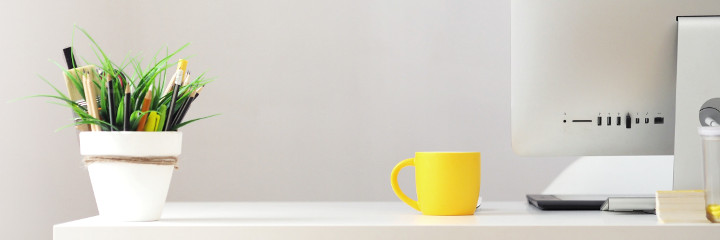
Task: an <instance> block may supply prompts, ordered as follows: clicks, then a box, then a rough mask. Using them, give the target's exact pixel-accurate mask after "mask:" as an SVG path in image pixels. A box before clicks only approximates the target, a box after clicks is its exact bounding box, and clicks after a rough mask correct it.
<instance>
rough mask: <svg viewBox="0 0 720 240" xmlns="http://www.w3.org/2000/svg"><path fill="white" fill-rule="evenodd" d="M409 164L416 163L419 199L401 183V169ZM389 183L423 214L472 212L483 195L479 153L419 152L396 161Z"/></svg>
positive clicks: (461, 213)
mask: <svg viewBox="0 0 720 240" xmlns="http://www.w3.org/2000/svg"><path fill="white" fill-rule="evenodd" d="M407 166H415V188H416V191H417V199H418V200H417V201H415V200H412V199H410V198H409V197H408V196H407V195H405V194H404V193H403V192H402V190H400V186H399V185H398V181H397V177H398V173H400V170H401V169H402V168H404V167H407ZM390 184H391V185H392V189H393V191H394V192H395V195H397V196H398V197H399V198H400V200H402V201H403V202H405V203H407V204H408V205H410V207H413V208H415V209H416V210H418V211H420V212H422V213H423V214H424V215H472V214H474V213H475V208H476V206H477V201H478V197H479V195H480V153H479V152H417V153H415V158H409V159H405V160H403V161H402V162H400V163H398V164H397V165H395V168H393V170H392V173H391V174H390Z"/></svg>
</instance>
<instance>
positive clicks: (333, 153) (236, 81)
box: [0, 0, 572, 239]
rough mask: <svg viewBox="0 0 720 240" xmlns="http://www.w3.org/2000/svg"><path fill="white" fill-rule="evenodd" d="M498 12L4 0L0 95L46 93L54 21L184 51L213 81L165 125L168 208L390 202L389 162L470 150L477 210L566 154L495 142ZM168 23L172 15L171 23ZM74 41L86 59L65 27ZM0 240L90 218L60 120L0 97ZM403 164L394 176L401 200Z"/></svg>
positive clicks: (500, 101) (533, 187)
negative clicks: (179, 124)
mask: <svg viewBox="0 0 720 240" xmlns="http://www.w3.org/2000/svg"><path fill="white" fill-rule="evenodd" d="M509 6H510V5H509V2H508V1H505V0H496V1H491V0H486V1H469V0H468V1H411V0H405V1H330V0H327V1H233V2H231V1H227V2H222V3H221V2H219V1H218V2H209V1H208V2H204V1H162V2H161V1H153V2H146V1H139V0H134V1H129V2H124V3H104V2H100V1H73V2H68V3H58V2H55V1H22V2H20V1H14V2H8V3H5V5H4V6H3V8H2V9H0V27H1V29H2V32H3V35H4V36H3V37H2V38H0V39H1V40H0V43H1V46H2V47H3V48H4V50H3V51H2V54H0V56H1V57H0V66H2V68H3V73H4V77H5V80H4V83H5V84H4V89H5V91H4V93H5V94H4V95H3V97H2V98H3V99H0V100H3V102H4V101H8V100H11V99H14V98H18V97H22V96H27V95H33V94H39V93H51V89H50V88H49V87H47V86H46V85H45V84H44V83H43V82H42V81H41V80H40V79H39V78H37V77H36V75H42V76H44V77H46V78H47V79H48V80H50V81H51V82H53V83H54V84H56V85H58V86H59V87H61V89H62V88H64V86H63V84H64V83H63V81H62V78H61V73H60V71H59V69H58V68H57V67H56V66H55V65H54V64H53V63H51V62H49V61H47V60H48V59H52V60H55V61H58V62H59V63H60V64H61V65H64V62H63V58H62V51H61V50H62V48H63V47H65V46H66V45H68V44H69V43H70V41H71V33H72V25H73V24H74V23H77V24H78V25H80V26H82V27H84V28H86V29H87V30H88V31H89V32H90V33H91V34H92V35H93V36H94V37H95V38H96V40H97V41H98V42H99V43H100V44H101V46H102V47H103V48H104V49H105V50H106V51H107V52H108V53H110V54H111V56H112V58H113V59H115V60H116V61H121V60H122V58H123V57H124V56H125V55H126V54H127V53H128V51H133V52H134V53H137V52H138V51H143V52H144V53H145V54H144V55H145V56H146V58H150V57H151V56H152V54H153V53H154V52H155V51H156V50H157V49H158V48H159V47H161V46H165V45H166V44H167V45H168V46H169V47H170V48H176V47H179V46H180V45H181V44H183V43H185V42H192V44H191V46H190V47H189V48H188V49H187V50H186V51H184V52H183V54H182V56H187V57H190V58H189V59H190V69H191V70H192V72H193V73H195V74H198V73H200V72H202V71H208V73H209V74H210V75H211V76H215V77H216V78H217V81H216V82H213V83H212V84H210V85H208V86H207V88H206V89H205V90H204V91H203V93H202V97H201V98H199V100H198V101H197V102H196V103H195V104H194V105H193V108H192V111H191V113H190V115H191V116H190V117H196V116H202V115H207V114H213V113H222V114H223V115H222V116H220V117H217V118H214V119H209V120H204V121H201V122H199V123H196V124H193V125H190V126H188V127H186V128H184V129H183V132H184V136H185V139H184V149H183V151H184V152H183V155H182V159H181V162H180V169H179V170H178V171H176V172H175V175H174V179H173V183H172V186H171V189H170V194H169V196H168V200H169V201H350V200H352V201H376V200H379V201H397V200H396V197H395V196H394V194H393V193H392V191H391V189H390V185H389V179H388V178H389V175H390V170H391V169H392V167H393V166H394V165H395V164H396V163H397V162H398V161H400V160H402V159H404V158H409V157H412V155H413V152H415V151H439V150H449V151H458V150H459V151H462V150H472V151H481V152H482V187H481V188H482V190H481V194H482V195H483V197H484V199H486V200H522V199H523V198H524V194H525V193H529V192H540V191H541V190H542V189H543V187H544V186H545V185H547V184H548V183H549V182H550V181H551V180H552V178H553V177H554V176H555V175H557V174H558V173H559V172H560V171H561V170H562V169H563V168H564V167H565V166H566V165H567V164H568V163H569V162H571V161H572V159H530V158H520V157H517V156H515V155H514V154H513V153H512V151H511V148H510V125H509V123H510V112H509V107H510V102H509V100H510V98H509V97H510V96H509V94H510V82H509V78H510V76H509V73H510V71H509V70H510V69H509V68H510V65H509V64H510V61H509V60H510V59H509V57H510V31H509V27H510V24H509V16H510V15H509V14H510V9H509ZM183 20H184V21H185V22H184V23H185V24H183ZM75 41H76V43H75V44H76V48H77V50H78V51H79V54H80V55H82V56H84V57H85V58H87V59H94V56H93V54H92V52H91V51H90V48H89V45H88V42H87V41H86V40H84V39H83V37H82V36H81V35H80V34H78V33H76V34H75ZM0 107H2V112H3V113H4V116H5V117H3V118H0V121H2V122H1V123H0V129H1V130H0V132H2V134H3V136H5V137H4V138H0V141H2V144H0V153H2V154H3V157H2V158H0V161H2V165H1V166H2V167H0V187H1V188H0V189H2V195H0V197H1V198H0V216H2V217H1V219H0V220H1V221H2V222H0V236H4V237H3V238H7V239H18V238H22V239H47V238H49V237H50V234H51V231H52V230H51V229H52V228H51V226H52V224H54V223H59V222H63V221H68V220H72V219H77V218H82V217H87V216H91V215H94V214H96V210H95V205H94V199H93V196H92V189H91V187H90V184H89V179H88V177H87V172H86V170H85V169H84V168H83V166H82V164H81V163H80V156H79V154H78V146H77V140H76V136H75V132H74V131H73V130H71V129H66V130H62V131H60V132H57V133H54V132H53V131H54V130H55V129H56V128H58V127H60V126H63V125H65V124H68V123H70V121H69V117H70V113H69V111H68V110H67V109H65V108H63V107H60V106H56V105H52V104H48V103H46V102H45V101H44V100H39V99H31V100H23V101H20V102H14V103H2V104H0ZM412 177H413V174H412V169H408V170H405V171H404V172H402V174H401V178H402V179H401V185H402V186H403V188H404V189H406V192H410V193H412V192H413V191H414V188H413V181H412Z"/></svg>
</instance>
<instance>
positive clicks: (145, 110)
mask: <svg viewBox="0 0 720 240" xmlns="http://www.w3.org/2000/svg"><path fill="white" fill-rule="evenodd" d="M78 29H80V30H81V31H82V33H83V34H84V35H85V36H86V37H87V38H88V39H89V40H90V41H91V42H92V43H93V44H92V45H91V48H93V51H94V52H95V53H96V55H97V58H98V64H96V65H90V64H87V65H84V66H79V65H78V64H77V62H76V60H75V55H74V53H73V50H72V47H71V48H68V49H66V51H65V57H66V61H67V65H68V69H64V68H63V76H64V78H65V83H66V86H67V94H65V93H63V92H62V91H60V90H58V88H56V87H55V86H54V85H53V84H51V83H50V82H48V81H47V80H45V79H43V80H44V81H45V82H47V83H48V84H49V85H50V86H51V87H52V88H53V89H54V90H55V93H56V95H36V96H33V97H49V98H53V99H56V100H59V101H60V102H61V104H60V105H63V106H67V107H69V108H70V109H71V110H72V112H73V114H74V116H75V119H74V122H73V123H72V124H70V125H68V126H75V127H76V128H77V129H78V131H79V140H80V153H81V155H83V161H84V163H85V165H86V166H87V169H88V172H89V175H90V180H91V182H92V187H93V192H94V194H95V200H96V203H97V207H98V212H99V215H100V216H101V217H103V218H108V219H112V220H119V221H154V220H157V219H159V218H160V215H161V212H162V208H163V206H164V204H165V199H166V196H167V192H168V188H169V185H170V180H171V177H172V172H173V170H174V169H175V168H176V167H177V160H178V156H179V155H180V153H181V149H182V133H181V132H179V131H178V129H179V128H181V127H183V126H186V125H187V124H189V123H192V122H195V121H198V120H201V119H205V118H209V117H212V116H215V115H212V116H206V117H202V118H196V119H192V120H185V119H184V117H185V115H186V113H187V111H188V109H189V108H190V105H191V104H192V103H193V101H194V100H195V99H196V98H198V97H199V93H200V91H201V90H202V89H203V86H204V85H205V84H207V83H209V82H210V80H209V79H207V78H206V77H205V74H204V73H203V74H200V75H199V76H197V77H195V78H192V77H191V76H190V72H189V71H187V61H186V60H182V59H180V60H179V61H177V64H175V63H174V62H171V61H170V60H171V59H173V58H174V57H176V55H177V54H178V53H179V52H180V51H181V50H182V49H184V48H185V47H187V46H188V44H185V45H184V46H182V47H181V48H179V49H178V50H176V51H174V52H172V53H169V54H166V55H165V56H164V57H162V58H160V57H158V54H156V55H155V57H153V59H152V61H151V63H150V64H149V65H148V66H147V67H145V68H143V67H142V66H141V64H142V63H141V60H139V59H137V58H133V57H130V58H129V59H126V60H124V61H123V63H121V64H116V63H115V62H113V61H111V60H110V59H109V58H108V56H107V55H106V54H105V52H103V50H102V49H101V48H100V47H99V46H98V44H97V43H96V42H95V40H94V39H93V38H92V37H91V36H90V35H89V34H88V33H87V32H86V31H85V30H84V29H81V28H79V27H78ZM159 52H160V51H158V53H159ZM85 62H86V63H87V61H85ZM173 68H175V69H176V70H175V73H174V74H169V72H168V70H172V69H173ZM129 70H131V71H132V74H126V72H128V71H129Z"/></svg>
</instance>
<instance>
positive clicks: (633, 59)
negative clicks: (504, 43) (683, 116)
mask: <svg viewBox="0 0 720 240" xmlns="http://www.w3.org/2000/svg"><path fill="white" fill-rule="evenodd" d="M717 14H720V1H717V0H674V1H672V0H664V1H657V0H632V1H627V0H594V1H577V0H542V1H538V0H512V1H511V21H510V22H511V108H512V109H511V128H512V146H513V149H514V151H515V152H516V153H517V154H519V155H522V156H589V155H596V156H597V155H672V154H673V147H674V126H675V83H676V82H675V79H676V67H677V66H676V51H677V21H676V16H688V15H717ZM698 107H699V106H698Z"/></svg>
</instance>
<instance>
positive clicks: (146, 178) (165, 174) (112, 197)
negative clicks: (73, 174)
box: [80, 132, 182, 221]
mask: <svg viewBox="0 0 720 240" xmlns="http://www.w3.org/2000/svg"><path fill="white" fill-rule="evenodd" d="M181 149H182V133H181V132H81V133H80V154H81V155H83V156H123V157H125V156H127V157H158V156H179V155H180V152H181ZM174 168H175V167H174V166H173V165H155V164H138V163H127V162H93V163H90V164H89V165H88V166H87V169H88V172H89V174H90V181H91V183H92V187H93V192H94V193H95V201H96V202H97V207H98V212H99V214H100V217H102V218H105V219H109V220H115V221H155V220H158V219H160V215H161V214H162V209H163V207H164V206H165V199H166V197H167V192H168V188H169V187H170V180H171V178H172V173H173V170H174Z"/></svg>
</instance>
